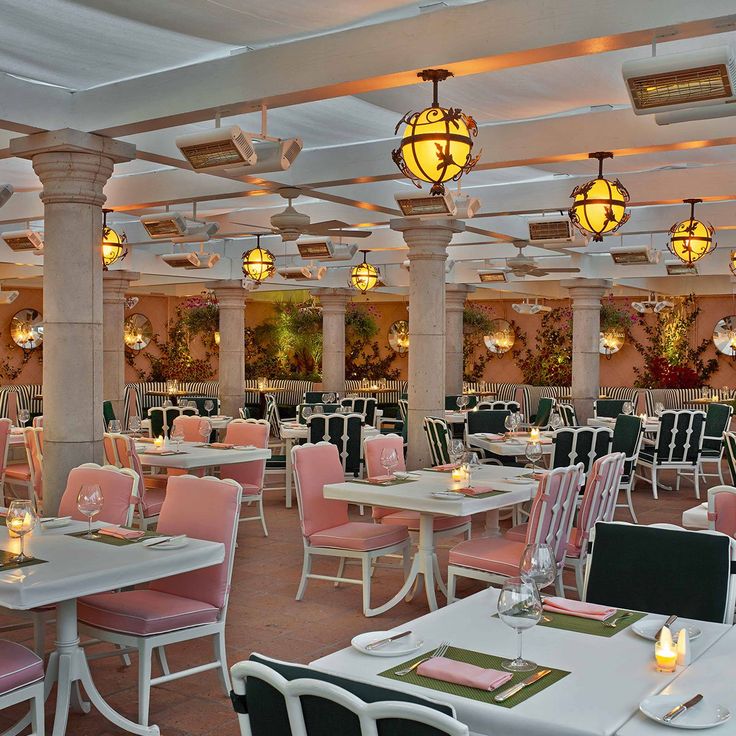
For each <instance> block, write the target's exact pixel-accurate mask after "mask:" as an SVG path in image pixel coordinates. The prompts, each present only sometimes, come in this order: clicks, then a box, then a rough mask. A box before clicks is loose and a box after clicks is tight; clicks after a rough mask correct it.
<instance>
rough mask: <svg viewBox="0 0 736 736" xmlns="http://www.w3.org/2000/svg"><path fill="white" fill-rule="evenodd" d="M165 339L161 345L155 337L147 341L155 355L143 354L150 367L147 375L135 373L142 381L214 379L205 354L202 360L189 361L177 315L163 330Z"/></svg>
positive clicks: (179, 319) (183, 330)
mask: <svg viewBox="0 0 736 736" xmlns="http://www.w3.org/2000/svg"><path fill="white" fill-rule="evenodd" d="M166 332H167V339H166V341H165V342H162V341H161V340H159V338H158V335H153V337H152V338H151V343H150V344H152V345H155V346H156V348H157V349H158V351H159V354H158V355H154V354H153V353H150V352H148V351H143V353H142V354H143V357H145V358H146V359H147V360H148V362H149V363H150V365H151V369H150V371H149V372H148V373H145V372H144V371H139V375H140V376H141V378H142V379H143V380H145V381H172V380H176V381H207V380H209V379H211V378H212V377H213V375H214V370H213V369H212V363H211V360H212V355H211V354H210V353H209V352H207V353H206V354H205V357H204V358H192V355H191V352H190V350H189V340H188V336H187V330H186V328H185V326H184V322H183V320H182V319H181V315H180V314H177V316H176V318H175V319H173V320H171V321H170V322H169V323H168V325H167V328H166Z"/></svg>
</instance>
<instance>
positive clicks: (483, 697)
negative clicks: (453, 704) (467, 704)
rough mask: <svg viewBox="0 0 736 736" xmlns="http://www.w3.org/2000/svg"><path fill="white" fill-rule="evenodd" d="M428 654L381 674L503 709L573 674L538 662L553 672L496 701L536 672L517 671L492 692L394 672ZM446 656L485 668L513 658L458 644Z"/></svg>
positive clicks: (539, 667)
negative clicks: (499, 694)
mask: <svg viewBox="0 0 736 736" xmlns="http://www.w3.org/2000/svg"><path fill="white" fill-rule="evenodd" d="M430 651H431V650H430ZM426 656H427V653H426V652H425V653H424V654H421V655H419V656H418V657H414V659H410V660H408V661H406V662H402V664H398V665H396V666H395V667H392V668H391V669H388V670H386V671H385V672H380V673H379V674H380V676H381V677H387V678H388V679H389V680H397V681H399V682H408V683H411V684H412V685H419V686H420V687H426V688H428V689H429V690H435V691H437V692H440V693H448V694H449V695H458V696H460V697H461V698H469V699H470V700H477V701H478V702H480V703H489V704H491V705H497V706H499V707H501V708H513V707H514V706H515V705H519V703H523V702H524V701H525V700H528V699H529V698H531V697H533V696H534V695H536V694H537V693H539V692H541V691H542V690H544V689H545V688H548V687H549V686H550V685H554V684H555V683H556V682H559V681H560V680H561V679H562V678H563V677H567V676H568V675H569V674H570V673H569V672H567V671H565V670H555V669H552V668H551V667H550V668H546V667H543V666H541V665H539V666H538V668H537V671H538V670H541V669H552V672H550V673H549V674H548V675H547V676H546V677H543V678H542V679H541V680H539V681H538V682H535V683H533V684H532V685H528V686H527V687H525V688H522V689H521V690H520V691H519V692H518V693H516V695H514V696H512V697H510V698H509V699H508V700H504V701H503V702H502V703H497V702H496V701H495V700H494V699H493V696H494V695H497V694H498V693H499V692H501V691H503V690H505V689H506V688H509V687H511V686H512V685H516V684H517V683H519V682H521V681H522V680H525V679H526V678H527V677H529V675H531V674H533V673H531V672H517V673H515V674H514V675H512V677H511V679H510V680H509V681H508V682H505V683H504V684H503V685H502V686H501V687H500V688H498V689H497V690H494V691H490V692H489V691H488V690H478V689H477V688H474V687H466V686H465V685H454V684H453V683H451V682H444V681H443V680H434V679H432V678H431V677H422V676H421V675H418V674H417V673H416V670H415V671H414V672H410V673H409V674H408V675H405V676H404V677H397V676H396V674H394V673H395V672H396V671H397V670H400V669H402V668H404V667H408V666H409V665H412V664H414V663H415V662H418V661H419V660H420V659H423V658H424V657H426ZM445 657H447V658H448V659H454V660H457V661H458V662H467V663H468V664H474V665H476V666H478V667H485V668H486V669H494V670H503V667H502V666H501V662H503V661H504V660H507V659H511V658H512V657H497V656H496V655H495V654H484V653H483V652H474V651H472V650H471V649H460V648H458V647H450V648H449V649H448V650H447V653H446V654H445Z"/></svg>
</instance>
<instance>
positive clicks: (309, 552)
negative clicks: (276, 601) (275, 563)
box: [291, 442, 411, 617]
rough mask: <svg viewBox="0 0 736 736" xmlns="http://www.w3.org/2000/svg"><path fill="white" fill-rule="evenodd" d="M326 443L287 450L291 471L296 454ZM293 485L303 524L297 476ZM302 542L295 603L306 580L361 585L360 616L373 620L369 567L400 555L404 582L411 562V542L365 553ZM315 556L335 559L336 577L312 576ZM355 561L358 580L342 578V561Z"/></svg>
mask: <svg viewBox="0 0 736 736" xmlns="http://www.w3.org/2000/svg"><path fill="white" fill-rule="evenodd" d="M327 444H330V443H329V442H317V443H316V444H313V443H309V442H308V443H307V444H305V445H295V446H294V447H292V448H291V458H292V460H291V463H292V467H296V465H295V463H294V460H295V459H296V454H297V453H299V452H300V451H302V450H304V449H306V448H309V447H316V446H319V445H327ZM294 485H295V486H296V496H297V500H298V503H297V506H298V507H299V519H300V521H301V522H302V523H303V521H304V512H303V508H302V502H301V495H302V490H301V485H300V483H299V474H298V473H296V472H295V473H294ZM302 542H303V544H304V561H303V563H302V575H301V578H300V580H299V589H298V590H297V593H296V600H298V601H300V600H302V599H303V598H304V592H305V591H306V589H307V581H308V580H327V581H329V582H331V583H335V587H338V585H339V584H340V583H350V584H351V585H362V586H363V615H364V616H366V617H371V616H376V615H378V613H380V609H376V608H371V577H372V572H373V566H374V565H375V564H376V562H377V560H378V558H379V557H386V556H388V555H401V557H402V559H403V565H402V566H403V569H404V579H406V577H407V575H408V574H409V569H410V566H411V559H410V555H409V551H410V546H411V541H410V540H409V539H406V540H405V541H403V542H400V543H399V544H392V545H390V546H388V547H379V548H378V549H372V550H367V551H365V552H363V551H360V550H354V549H344V548H340V547H315V546H313V545H311V544H310V543H309V540H308V539H306V537H304V536H303V535H302ZM317 556H323V557H337V558H338V559H339V562H338V569H337V575H318V574H316V573H313V572H312V558H313V557H317ZM348 559H351V560H356V561H358V562H360V566H361V577H360V579H356V578H346V577H344V575H343V573H344V570H345V562H346V560H348Z"/></svg>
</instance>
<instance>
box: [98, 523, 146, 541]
mask: <svg viewBox="0 0 736 736" xmlns="http://www.w3.org/2000/svg"><path fill="white" fill-rule="evenodd" d="M98 531H99V533H100V534H104V535H105V536H106V537H115V538H116V539H140V538H141V537H142V536H144V535H145V532H142V531H139V530H137V529H122V528H120V527H117V526H106V527H105V528H104V529H98Z"/></svg>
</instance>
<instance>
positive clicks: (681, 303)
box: [632, 294, 718, 388]
mask: <svg viewBox="0 0 736 736" xmlns="http://www.w3.org/2000/svg"><path fill="white" fill-rule="evenodd" d="M700 311H701V310H700V307H699V306H698V305H697V303H696V299H695V295H694V294H690V295H688V296H686V297H683V298H678V299H675V306H674V307H673V308H672V309H670V310H668V311H666V312H660V313H659V314H653V315H652V316H651V317H648V318H647V319H641V321H640V323H641V326H642V329H643V330H644V339H642V340H637V339H632V344H633V345H634V346H635V347H636V349H637V351H638V352H639V353H640V354H641V355H642V357H643V358H644V367H643V368H634V375H635V377H636V380H635V382H634V385H635V386H637V387H639V388H698V387H700V386H704V385H706V384H707V383H708V379H709V378H710V377H711V376H712V375H713V374H714V373H715V372H716V371H717V370H718V360H717V359H716V358H710V359H708V360H705V359H704V357H703V356H704V354H705V351H706V350H707V349H708V347H710V345H711V340H710V339H709V338H706V339H704V340H702V341H701V342H700V343H699V344H698V345H697V346H695V347H693V346H692V345H691V344H690V340H691V336H692V331H693V327H694V326H695V322H696V320H697V318H698V315H699V314H700Z"/></svg>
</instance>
